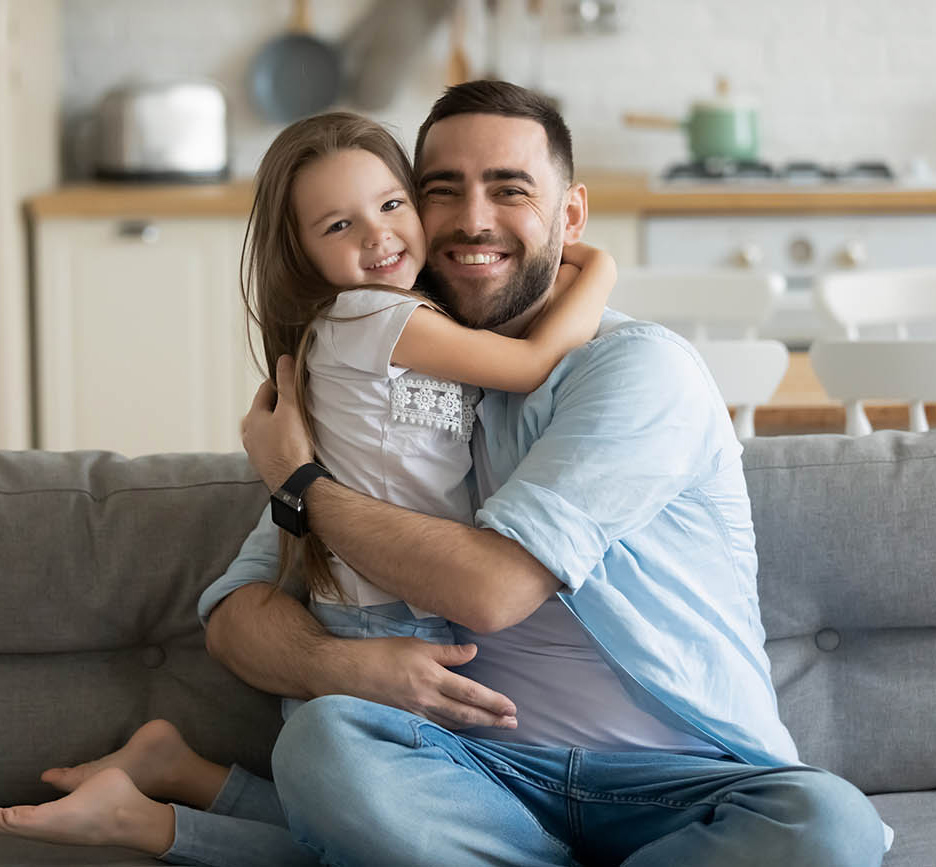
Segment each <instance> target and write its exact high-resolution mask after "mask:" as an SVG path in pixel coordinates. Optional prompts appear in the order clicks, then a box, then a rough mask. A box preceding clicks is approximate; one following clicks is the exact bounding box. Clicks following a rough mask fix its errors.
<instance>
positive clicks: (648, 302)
mask: <svg viewBox="0 0 936 867" xmlns="http://www.w3.org/2000/svg"><path fill="white" fill-rule="evenodd" d="M785 288H786V281H785V279H784V278H783V276H782V275H781V274H768V273H760V272H756V271H739V270H738V269H736V268H732V269H728V268H710V269H698V268H681V267H679V268H677V267H670V268H662V267H654V268H625V269H621V270H620V271H619V272H618V282H617V285H616V286H615V288H614V292H612V294H611V300H610V304H611V306H612V307H614V308H615V309H617V310H621V311H623V312H624V313H627V314H628V315H629V316H633V317H634V318H635V319H649V320H652V321H653V322H661V323H662V324H664V325H666V326H668V327H670V328H673V330H676V331H680V332H681V333H684V334H685V335H686V336H687V337H688V338H689V339H690V340H692V341H693V342H695V341H697V340H705V339H706V338H707V337H708V333H709V326H712V325H719V326H731V327H733V328H735V329H737V330H739V331H740V332H741V335H742V336H743V337H745V338H747V339H754V338H755V337H757V333H758V329H759V328H760V326H761V325H763V323H764V321H765V320H766V319H767V317H768V316H769V315H770V312H771V310H772V309H773V307H774V304H775V303H776V301H777V298H778V297H779V296H780V295H782V294H783V291H784V289H785ZM685 326H688V330H687V329H686V327H685Z"/></svg>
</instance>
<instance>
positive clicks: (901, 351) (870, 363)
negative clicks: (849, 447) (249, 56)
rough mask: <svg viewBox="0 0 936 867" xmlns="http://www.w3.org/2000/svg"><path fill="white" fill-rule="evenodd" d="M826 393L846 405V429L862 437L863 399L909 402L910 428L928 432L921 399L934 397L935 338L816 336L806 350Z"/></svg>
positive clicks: (866, 426) (867, 429)
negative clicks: (851, 338)
mask: <svg viewBox="0 0 936 867" xmlns="http://www.w3.org/2000/svg"><path fill="white" fill-rule="evenodd" d="M809 360H810V362H811V363H812V366H813V370H815V371H816V376H817V377H819V382H821V383H822V387H823V388H824V389H825V390H826V392H827V393H828V395H829V397H832V398H835V399H836V400H841V401H842V402H843V403H844V404H845V433H846V434H848V435H849V436H864V435H865V434H869V433H871V423H870V422H869V421H868V416H867V415H866V414H865V411H864V406H863V403H862V401H864V400H872V399H881V400H896V401H900V402H904V403H908V404H910V430H913V431H925V430H929V424H928V422H927V420H926V411H925V408H924V403H925V402H926V401H936V340H817V341H815V342H814V343H813V345H812V347H810V350H809Z"/></svg>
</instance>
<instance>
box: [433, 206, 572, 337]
mask: <svg viewBox="0 0 936 867" xmlns="http://www.w3.org/2000/svg"><path fill="white" fill-rule="evenodd" d="M450 244H464V245H467V246H487V247H495V248H497V249H501V250H506V251H507V252H508V253H509V254H510V255H511V256H515V255H516V254H517V253H518V252H519V251H520V249H521V248H520V246H519V245H518V244H516V243H513V244H509V243H507V244H505V243H504V242H503V239H499V238H496V237H495V236H494V235H492V234H490V233H486V234H481V235H466V234H465V233H464V232H455V233H454V234H452V235H450V236H449V237H447V238H442V239H436V240H434V241H433V242H432V249H431V250H430V255H429V258H430V259H431V258H432V253H433V252H434V251H435V250H436V249H438V248H439V247H443V246H448V245H450ZM561 255H562V244H561V243H560V220H559V215H558V214H557V215H556V219H555V220H554V222H553V225H552V226H551V227H550V232H549V238H548V240H547V241H546V243H545V244H543V246H542V247H540V248H539V249H538V250H536V251H534V252H532V253H530V254H528V255H526V256H524V258H523V261H522V262H521V263H520V264H519V265H518V267H517V268H516V269H515V270H514V271H513V273H512V274H511V275H510V276H509V277H508V278H507V282H506V283H505V284H504V285H503V286H502V287H501V288H500V289H499V290H498V291H497V292H496V293H495V294H494V295H492V296H491V297H489V298H487V299H486V301H485V303H484V306H483V307H481V306H477V305H473V304H472V302H476V301H478V300H479V299H483V298H484V297H485V296H484V293H483V291H482V289H483V286H484V283H485V282H486V279H487V278H484V277H479V278H477V279H476V280H474V281H472V282H474V283H475V285H476V287H477V291H476V292H472V289H471V288H468V289H464V290H462V291H460V292H459V291H457V290H456V289H455V288H454V287H453V286H452V285H451V283H449V282H448V281H447V280H446V279H445V277H444V276H443V275H442V274H440V273H439V272H438V271H437V270H435V269H434V268H433V267H432V266H431V265H430V264H429V263H428V261H427V263H426V266H425V267H424V268H423V270H422V273H421V274H420V277H419V286H420V288H421V289H422V290H423V291H424V292H425V293H426V294H427V295H428V296H429V297H430V298H431V299H432V300H433V301H435V302H437V303H438V304H440V305H441V306H442V307H443V308H445V310H446V311H448V312H449V313H450V314H451V315H452V316H453V317H454V318H455V319H456V320H457V321H458V322H460V323H461V324H462V325H467V326H468V327H469V328H489V329H490V328H496V327H497V326H498V325H503V324H504V323H505V322H509V321H510V320H511V319H514V318H515V317H517V316H519V315H520V314H521V313H523V312H525V311H526V310H528V309H529V308H530V307H531V306H532V305H533V304H534V303H536V302H537V301H538V300H539V299H540V298H542V297H543V295H544V294H545V293H546V291H547V290H548V289H549V288H550V287H551V286H552V284H553V279H554V277H555V273H556V267H557V265H558V264H559V259H560V257H561Z"/></svg>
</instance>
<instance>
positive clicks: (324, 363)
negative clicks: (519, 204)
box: [0, 113, 615, 867]
mask: <svg viewBox="0 0 936 867" xmlns="http://www.w3.org/2000/svg"><path fill="white" fill-rule="evenodd" d="M508 240H509V239H508ZM533 252H534V253H538V252H540V251H533ZM531 255H532V254H531ZM425 258H426V239H425V237H424V234H423V231H422V227H421V224H420V222H419V216H418V213H417V210H416V195H415V184H414V178H413V173H412V169H411V167H410V165H409V162H408V160H407V157H406V155H405V153H404V152H403V150H402V148H401V147H400V146H399V144H398V143H397V142H396V141H395V140H394V139H393V137H392V136H391V135H390V134H389V133H388V132H387V131H386V130H384V129H383V128H382V127H380V126H379V125H377V124H374V123H372V122H371V121H368V120H366V119H365V118H361V117H358V116H356V115H352V114H346V113H333V114H326V115H321V116H317V117H312V118H308V119H305V120H302V121H299V122H298V123H295V124H293V125H292V126H290V127H288V128H287V129H286V130H284V131H283V132H282V133H281V134H280V135H279V136H278V137H277V139H276V140H275V141H274V142H273V144H272V145H271V147H270V149H269V151H268V152H267V154H266V156H265V157H264V159H263V161H262V163H261V166H260V169H259V172H258V175H257V190H256V197H255V201H254V206H253V209H252V212H251V217H250V222H249V224H248V237H247V240H246V241H245V256H244V261H243V263H242V264H243V265H245V266H246V267H245V268H244V269H242V270H246V273H247V280H246V284H245V286H244V288H243V294H244V298H245V302H246V304H247V308H248V311H249V313H250V316H251V317H252V318H253V320H254V321H255V322H256V323H257V325H258V326H259V328H260V330H261V333H262V336H263V345H264V352H265V356H266V362H267V368H268V370H269V372H270V376H271V378H272V379H274V380H275V371H276V360H277V358H278V357H279V356H280V355H283V354H289V355H293V356H295V357H296V358H297V359H298V360H299V361H300V363H299V364H297V376H296V393H297V400H298V401H299V405H300V406H302V407H304V409H305V410H306V412H305V415H306V418H307V424H308V426H309V430H310V434H312V435H313V437H314V442H315V444H316V449H317V458H318V460H319V461H320V462H321V463H323V464H324V465H325V466H326V467H327V468H328V469H329V470H330V471H331V472H332V473H333V474H334V476H335V478H336V479H337V481H339V482H341V483H343V484H345V485H348V486H350V487H353V488H355V489H357V490H360V491H362V492H364V493H367V494H370V495H372V496H375V497H378V498H381V499H384V500H388V501H391V502H394V503H396V504H398V505H401V506H405V507H407V508H410V509H415V510H417V511H421V512H425V513H429V514H434V515H439V516H444V517H448V518H451V519H454V520H459V521H463V522H471V520H472V511H473V510H472V505H471V502H470V498H469V489H468V486H467V484H466V475H467V473H468V471H469V469H470V464H471V458H470V454H469V450H468V448H469V446H468V441H469V439H470V436H471V430H472V425H473V422H474V405H475V403H476V401H477V392H476V390H475V389H474V388H472V387H471V386H481V387H484V388H496V389H501V390H507V391H520V392H528V391H532V390H533V389H535V388H536V387H538V386H539V385H540V384H541V383H542V382H543V381H544V380H545V379H546V377H547V376H548V374H549V372H550V371H551V370H552V368H553V367H554V366H555V364H556V363H557V362H558V361H559V360H560V359H561V358H562V356H563V355H565V354H566V353H567V352H568V351H570V350H571V349H573V348H574V347H576V346H578V345H579V344H582V343H584V342H585V341H587V340H589V339H590V338H591V337H592V336H593V335H594V333H595V331H596V329H597V326H598V321H599V318H600V316H601V312H602V310H603V308H604V304H605V301H606V300H607V297H608V294H609V292H610V290H611V287H612V285H613V282H614V278H615V269H614V263H613V261H612V260H611V258H610V257H609V256H607V255H606V254H603V253H600V252H598V251H596V250H592V249H590V248H586V247H584V245H575V246H573V247H567V248H566V250H565V252H564V259H565V261H566V262H567V263H569V264H566V265H563V266H562V267H561V268H560V273H559V278H558V279H557V283H556V286H555V287H554V291H553V293H552V295H551V296H550V298H549V301H548V304H547V306H546V307H545V308H544V310H543V311H542V312H541V313H540V314H539V315H538V317H537V319H536V320H535V322H534V323H533V325H532V327H531V328H530V329H529V330H528V333H527V335H526V337H525V338H524V339H514V338H508V337H503V336H500V335H497V334H495V333H493V332H489V331H482V330H472V329H470V328H466V327H463V326H461V325H458V324H457V323H455V322H454V321H453V320H451V319H450V318H448V317H447V316H446V315H445V313H444V312H442V311H441V310H440V309H439V307H438V306H437V305H435V304H434V303H433V302H431V301H430V300H429V299H428V298H426V297H425V296H423V295H421V294H419V293H418V292H417V291H415V290H414V289H413V286H414V285H415V283H416V279H417V276H418V274H419V272H420V270H421V269H422V267H423V264H424V262H425ZM465 258H466V261H465V263H463V264H469V265H470V264H473V263H474V261H475V260H476V259H480V260H481V261H480V262H478V263H477V264H489V262H487V261H486V260H487V259H490V258H491V257H490V256H477V257H465ZM469 260H470V261H469ZM573 265H574V266H577V267H572V266H573ZM303 361H304V363H302V362H303ZM463 382H464V383H470V386H468V385H462V384H461V383H463ZM272 527H273V525H272V523H271V520H270V517H269V509H267V511H266V512H265V513H264V515H263V517H262V518H261V522H260V525H258V528H257V529H256V530H255V531H254V532H255V533H264V534H266V538H269V539H270V540H271V544H272V545H273V546H275V545H276V534H275V532H274V531H273V529H272ZM279 551H280V568H279V576H278V578H279V581H280V582H281V581H282V579H283V577H284V575H285V573H286V572H287V571H288V570H289V569H290V568H291V567H292V566H293V565H296V564H299V565H300V567H301V570H302V573H303V576H304V578H305V580H306V584H307V587H308V589H309V591H310V596H311V599H312V602H311V608H312V610H313V612H314V614H315V616H316V617H317V619H319V621H320V622H322V623H323V624H324V625H325V626H326V627H327V628H329V629H330V630H331V631H333V632H335V633H336V634H339V635H344V636H352V637H363V636H379V635H384V636H398V635H409V636H415V637H419V638H423V639H425V640H428V641H436V642H442V643H454V638H453V636H452V635H451V633H450V631H449V629H448V624H447V623H446V621H445V620H443V619H442V618H439V617H436V616H434V615H432V613H431V612H425V611H420V610H418V609H415V608H411V607H410V606H408V605H407V604H406V603H405V602H403V601H402V600H398V599H395V598H393V597H391V596H389V595H388V594H386V593H384V592H383V591H381V590H380V589H379V588H377V587H375V586H374V585H372V584H370V582H368V581H367V580H366V579H365V578H364V577H363V576H361V575H358V574H357V573H355V572H354V571H353V570H352V569H351V568H350V567H348V566H347V565H346V564H344V563H343V562H342V561H341V560H339V559H338V558H336V557H334V556H333V555H331V554H329V553H328V552H327V551H326V550H325V549H324V547H323V546H322V545H321V543H320V542H319V541H318V540H316V539H315V538H314V537H312V536H311V535H307V536H306V537H304V539H303V540H301V541H300V540H299V539H297V538H296V537H293V536H290V535H289V534H287V533H285V531H282V532H281V533H280V540H279ZM301 704H302V702H299V701H297V700H286V701H285V702H284V709H283V710H284V715H285V716H288V715H289V714H290V713H291V712H292V711H293V710H294V709H295V708H296V707H297V706H299V705H301ZM43 779H44V780H45V781H46V782H48V783H51V784H52V785H54V786H56V787H58V788H60V789H62V790H64V791H67V792H72V794H71V795H69V796H67V797H65V798H63V799H61V800H59V801H56V802H52V803H49V804H44V805H40V806H38V807H13V808H7V809H5V810H0V831H8V832H10V833H16V834H22V835H24V836H31V837H38V838H40V839H45V840H53V841H60V842H71V843H86V844H91V843H97V844H101V843H109V844H116V845H123V846H130V847H133V848H137V849H140V850H141V851H144V852H149V853H150V854H153V855H158V856H160V857H163V858H164V859H165V860H168V861H170V862H173V861H175V860H176V859H182V860H183V861H184V862H185V863H191V862H192V861H195V862H196V863H200V864H217V865H219V867H231V865H234V867H236V865H239V864H245V865H246V864H270V863H276V864H314V863H317V861H316V859H315V856H314V854H313V853H312V852H311V851H310V849H309V848H307V847H305V846H302V845H300V844H298V843H296V842H295V841H293V839H292V837H291V836H290V834H289V831H288V828H287V827H286V821H285V818H284V817H283V815H282V812H281V810H280V807H279V801H278V798H277V795H276V790H275V787H274V786H273V784H272V783H270V782H269V781H264V780H259V779H257V778H256V777H252V776H251V775H249V774H247V773H246V772H245V771H243V769H240V768H238V767H237V766H234V767H233V768H231V769H228V768H224V767H222V766H220V765H215V764H212V763H210V762H208V761H206V760H204V759H202V758H201V757H199V756H197V755H196V754H195V753H194V752H193V751H192V750H191V749H190V748H189V747H188V746H187V745H186V744H185V742H184V741H183V740H182V739H181V736H180V735H179V733H178V731H177V730H176V729H175V728H174V727H173V726H171V725H170V724H169V723H166V722H164V721H161V720H157V721H154V722H150V723H147V724H146V725H145V726H143V727H142V728H141V729H140V730H139V731H138V732H137V733H136V734H135V735H134V736H133V738H131V740H130V741H129V742H128V744H127V745H126V746H125V747H123V749H121V750H119V751H117V752H116V753H113V754H111V755H109V756H106V757H105V758H103V759H100V760H98V761H97V762H91V763H89V764H86V765H81V766H79V767H76V768H65V769H51V770H49V771H46V772H45V774H43ZM232 792H235V793H237V794H236V795H232V794H231V793H232ZM219 796H220V797H219ZM151 798H167V799H168V798H173V799H177V800H180V801H184V802H186V803H190V804H193V805H194V806H196V807H198V808H200V809H201V810H208V809H209V808H211V807H212V806H213V807H214V810H215V812H213V813H204V812H200V811H199V810H192V809H189V808H187V807H181V806H171V805H168V804H163V803H159V802H157V801H155V800H151ZM219 800H220V801H222V802H223V805H222V804H219V803H218V802H219ZM222 810H223V812H224V813H226V814H227V815H217V813H218V812H221V811H222ZM235 817H236V818H235ZM219 823H220V824H219ZM186 859H188V860H186Z"/></svg>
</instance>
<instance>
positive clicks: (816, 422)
mask: <svg viewBox="0 0 936 867" xmlns="http://www.w3.org/2000/svg"><path fill="white" fill-rule="evenodd" d="M582 179H583V181H584V182H585V183H586V184H587V185H588V188H589V204H590V209H591V211H592V213H597V214H619V215H628V214H630V215H632V216H635V217H638V218H639V217H640V216H646V215H652V214H680V213H683V214H698V215H705V214H716V213H735V214H738V213H741V214H744V213H762V214H771V213H777V214H783V213H788V212H795V213H803V212H809V213H813V214H815V213H913V212H921V213H922V212H932V213H936V190H920V189H916V190H910V189H904V190H901V189H899V188H897V187H895V186H892V185H886V186H885V185H880V186H878V187H875V188H871V187H867V188H863V189H857V188H849V189H847V190H842V189H836V188H833V189H831V190H830V189H828V188H823V189H822V190H817V189H814V188H813V189H800V188H795V189H792V190H790V189H786V190H768V189H766V188H758V189H755V188H747V187H745V188H740V189H739V188H737V187H732V188H725V187H719V188H717V189H709V188H702V187H701V186H693V187H692V189H691V190H690V189H688V188H687V187H686V186H685V185H683V186H679V185H674V186H672V187H668V188H665V189H662V190H661V189H660V187H661V185H660V184H659V183H658V182H656V181H648V178H647V176H646V175H640V174H625V173H609V172H604V173H599V172H587V171H586V172H583V176H582ZM251 201H252V183H251V182H250V181H234V182H231V183H227V184H211V185H208V184H197V185H196V184H190V185H173V186H168V185H139V184H137V185H129V184H128V185H121V184H102V183H101V184H82V185H73V186H66V187H63V188H61V189H58V190H54V191H52V192H49V193H46V194H44V195H39V196H36V197H35V198H33V199H31V200H30V201H29V202H28V203H27V207H28V210H29V213H30V214H31V215H32V216H33V218H37V219H39V220H46V219H57V218H59V219H79V220H80V219H89V218H100V219H107V218H111V219H114V218H117V219H119V218H131V219H139V218H151V219H152V218H160V217H164V218H202V217H203V218H237V219H239V218H243V219H246V217H247V215H248V213H249V211H250V205H251ZM928 413H929V417H930V420H931V424H933V425H936V407H933V406H930V407H928ZM867 414H868V417H869V419H870V421H871V423H872V425H873V426H874V427H898V428H900V427H903V428H906V426H907V409H906V407H902V406H893V405H886V404H876V403H870V404H869V405H868V407H867ZM844 418H845V411H844V408H843V407H842V405H841V404H840V403H838V402H835V401H832V400H830V399H829V398H828V396H827V395H826V394H825V392H824V391H823V390H822V387H821V386H820V385H819V383H818V381H817V380H816V378H815V375H814V374H813V372H812V368H811V366H810V364H809V358H808V355H807V354H806V353H804V352H794V353H791V356H790V368H789V370H788V372H787V375H786V377H785V378H784V380H783V382H782V383H781V385H780V387H779V388H778V390H777V393H776V394H775V395H774V397H773V399H772V400H771V402H770V403H769V404H768V405H766V406H763V407H760V408H759V409H758V410H757V412H756V415H755V423H756V427H757V430H758V432H759V433H763V434H786V433H806V432H841V431H842V430H844Z"/></svg>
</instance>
